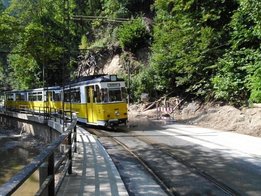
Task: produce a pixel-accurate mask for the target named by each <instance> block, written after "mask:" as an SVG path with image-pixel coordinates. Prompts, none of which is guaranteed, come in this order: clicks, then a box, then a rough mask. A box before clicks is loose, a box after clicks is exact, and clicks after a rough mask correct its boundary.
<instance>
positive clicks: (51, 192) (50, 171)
mask: <svg viewBox="0 0 261 196" xmlns="http://www.w3.org/2000/svg"><path fill="white" fill-rule="evenodd" d="M48 176H51V182H50V184H49V186H48V195H55V183H54V152H53V153H52V154H51V155H50V156H49V158H48Z"/></svg>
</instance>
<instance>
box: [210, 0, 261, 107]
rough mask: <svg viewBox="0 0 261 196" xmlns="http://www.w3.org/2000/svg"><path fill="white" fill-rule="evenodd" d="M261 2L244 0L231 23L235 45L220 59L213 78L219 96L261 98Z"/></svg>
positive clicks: (241, 99)
mask: <svg viewBox="0 0 261 196" xmlns="http://www.w3.org/2000/svg"><path fill="white" fill-rule="evenodd" d="M260 9H261V3H260V1H256V0H249V1H246V0H241V1H240V5H239V8H238V9H237V10H236V11H235V12H234V15H233V16H232V20H231V23H230V27H231V40H230V42H231V48H230V49H229V50H227V53H226V54H225V55H224V56H223V57H222V58H221V59H220V60H219V62H218V63H217V65H218V69H217V74H216V76H215V77H214V78H213V80H212V82H213V84H214V92H215V97H216V98H219V99H223V100H225V101H230V102H232V103H236V104H238V103H240V102H241V103H242V102H246V101H247V100H249V101H251V102H260V100H261V99H260V97H261V96H260V94H261V92H260V89H261V79H260V78H261V76H260V67H261V66H260V62H261V55H260V42H261V37H260V35H261V28H260V25H261V22H260V17H261V14H260Z"/></svg>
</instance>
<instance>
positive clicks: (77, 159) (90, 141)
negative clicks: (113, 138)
mask: <svg viewBox="0 0 261 196" xmlns="http://www.w3.org/2000/svg"><path fill="white" fill-rule="evenodd" d="M77 132H78V133H77V145H78V147H77V150H78V151H77V153H75V154H74V158H73V174H72V175H67V176H66V177H65V179H64V181H63V184H62V187H61V188H60V190H59V193H58V196H65V195H68V196H73V195H84V196H85V195H101V196H106V195H113V196H118V195H119V196H125V195H128V192H127V191H126V189H125V186H124V184H123V182H122V180H121V177H120V175H119V173H118V171H117V169H116V167H115V166H114V164H113V162H112V160H111V159H110V157H109V156H108V154H107V153H106V151H105V150H104V148H103V147H102V146H101V144H100V143H99V142H98V141H97V140H96V139H95V138H94V137H93V136H92V135H91V134H89V133H88V132H86V131H84V130H82V129H81V128H77Z"/></svg>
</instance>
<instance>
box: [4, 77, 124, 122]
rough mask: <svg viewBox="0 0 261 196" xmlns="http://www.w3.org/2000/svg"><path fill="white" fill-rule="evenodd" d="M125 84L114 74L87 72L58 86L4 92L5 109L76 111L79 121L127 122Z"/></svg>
mask: <svg viewBox="0 0 261 196" xmlns="http://www.w3.org/2000/svg"><path fill="white" fill-rule="evenodd" d="M126 95H127V94H126V86H125V82H124V80H122V79H119V78H118V77H117V76H116V75H97V76H87V77H84V78H82V79H80V80H78V81H75V82H71V83H70V84H68V85H66V86H64V87H59V86H54V87H45V88H38V89H32V90H25V91H9V92H5V102H4V107H5V108H6V109H7V110H16V111H33V112H39V113H46V112H48V113H50V112H52V113H53V112H57V113H58V112H59V113H60V112H67V111H71V112H75V113H76V114H77V117H78V121H79V122H83V123H87V124H95V125H102V126H108V125H110V126H112V125H117V124H122V123H124V124H125V123H126V122H127V118H128V117H127V103H126V97H127V96H126Z"/></svg>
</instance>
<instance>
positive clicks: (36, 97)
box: [28, 92, 43, 101]
mask: <svg viewBox="0 0 261 196" xmlns="http://www.w3.org/2000/svg"><path fill="white" fill-rule="evenodd" d="M28 100H29V101H42V100H43V95H42V92H31V93H29V98H28Z"/></svg>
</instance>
